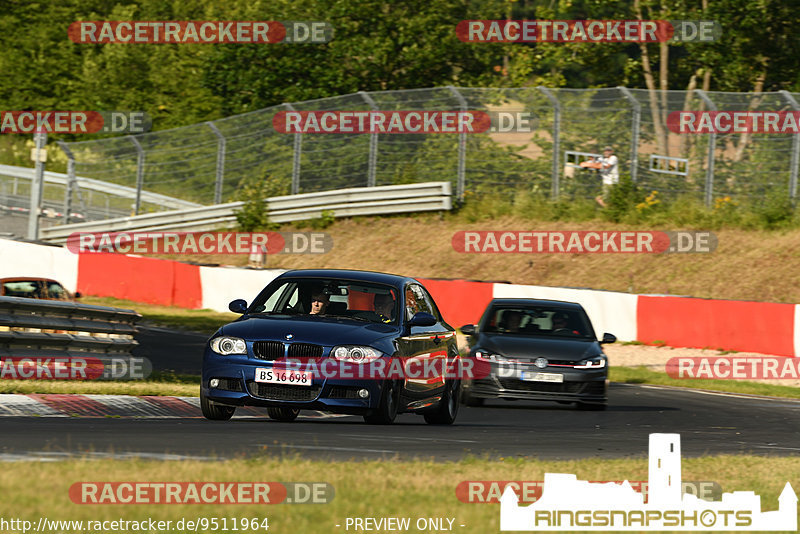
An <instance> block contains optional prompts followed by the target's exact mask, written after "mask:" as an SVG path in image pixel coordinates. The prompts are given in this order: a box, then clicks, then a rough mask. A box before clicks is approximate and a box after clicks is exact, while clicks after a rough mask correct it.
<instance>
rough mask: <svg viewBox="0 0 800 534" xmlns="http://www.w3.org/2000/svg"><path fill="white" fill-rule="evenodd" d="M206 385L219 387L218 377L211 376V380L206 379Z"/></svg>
mask: <svg viewBox="0 0 800 534" xmlns="http://www.w3.org/2000/svg"><path fill="white" fill-rule="evenodd" d="M208 385H209V386H211V387H212V388H216V387H219V378H212V379H211V380H209V381H208Z"/></svg>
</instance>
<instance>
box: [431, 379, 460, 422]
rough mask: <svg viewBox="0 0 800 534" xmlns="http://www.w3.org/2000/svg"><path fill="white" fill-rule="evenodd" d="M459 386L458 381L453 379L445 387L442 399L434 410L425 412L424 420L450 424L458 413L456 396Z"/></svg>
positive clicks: (457, 395)
mask: <svg viewBox="0 0 800 534" xmlns="http://www.w3.org/2000/svg"><path fill="white" fill-rule="evenodd" d="M460 391H461V387H460V384H459V382H458V381H455V380H454V381H453V382H451V383H450V385H449V386H447V387H446V388H445V392H444V395H442V400H440V401H439V405H438V406H437V407H436V409H435V411H433V412H429V413H426V414H425V422H426V423H428V424H429V425H452V424H453V422H454V421H455V420H456V415H458V397H459V392H460Z"/></svg>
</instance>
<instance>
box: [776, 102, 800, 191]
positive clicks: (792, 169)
mask: <svg viewBox="0 0 800 534" xmlns="http://www.w3.org/2000/svg"><path fill="white" fill-rule="evenodd" d="M780 93H781V96H783V98H785V99H786V101H787V102H789V105H790V106H792V109H793V110H795V111H800V105H798V103H797V100H795V98H794V97H793V96H792V93H790V92H789V91H780ZM798 163H800V134H792V159H791V162H790V163H789V198H790V199H791V200H792V203H794V201H795V199H796V197H797V165H798Z"/></svg>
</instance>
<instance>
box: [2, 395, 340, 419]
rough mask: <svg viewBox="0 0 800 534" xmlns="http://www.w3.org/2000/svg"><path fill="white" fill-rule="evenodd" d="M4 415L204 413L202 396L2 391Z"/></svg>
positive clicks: (250, 413)
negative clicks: (15, 392) (10, 392)
mask: <svg viewBox="0 0 800 534" xmlns="http://www.w3.org/2000/svg"><path fill="white" fill-rule="evenodd" d="M333 416H334V414H325V413H321V412H316V411H307V412H301V414H300V417H301V418H307V419H327V418H330V417H333ZM0 417H121V418H145V419H177V418H187V417H188V418H192V417H194V418H199V417H203V414H202V413H201V412H200V399H199V397H162V396H154V395H146V396H141V397H134V396H130V395H74V394H69V395H65V394H38V393H31V394H29V395H18V394H0ZM233 417H234V419H238V418H242V419H244V418H265V417H267V411H266V409H264V408H253V407H249V406H243V407H239V408H236V413H235V414H234V416H233Z"/></svg>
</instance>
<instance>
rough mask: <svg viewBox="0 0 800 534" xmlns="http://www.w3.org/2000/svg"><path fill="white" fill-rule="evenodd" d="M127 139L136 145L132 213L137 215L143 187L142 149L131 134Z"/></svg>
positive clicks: (140, 204)
mask: <svg viewBox="0 0 800 534" xmlns="http://www.w3.org/2000/svg"><path fill="white" fill-rule="evenodd" d="M128 139H130V140H131V142H132V143H133V144H134V146H135V147H136V153H137V156H136V203H135V204H134V208H133V211H134V214H135V215H139V209H140V208H141V206H142V188H143V187H144V150H143V149H142V145H141V144H140V143H139V140H138V139H136V138H135V137H133V136H132V135H129V136H128Z"/></svg>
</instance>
